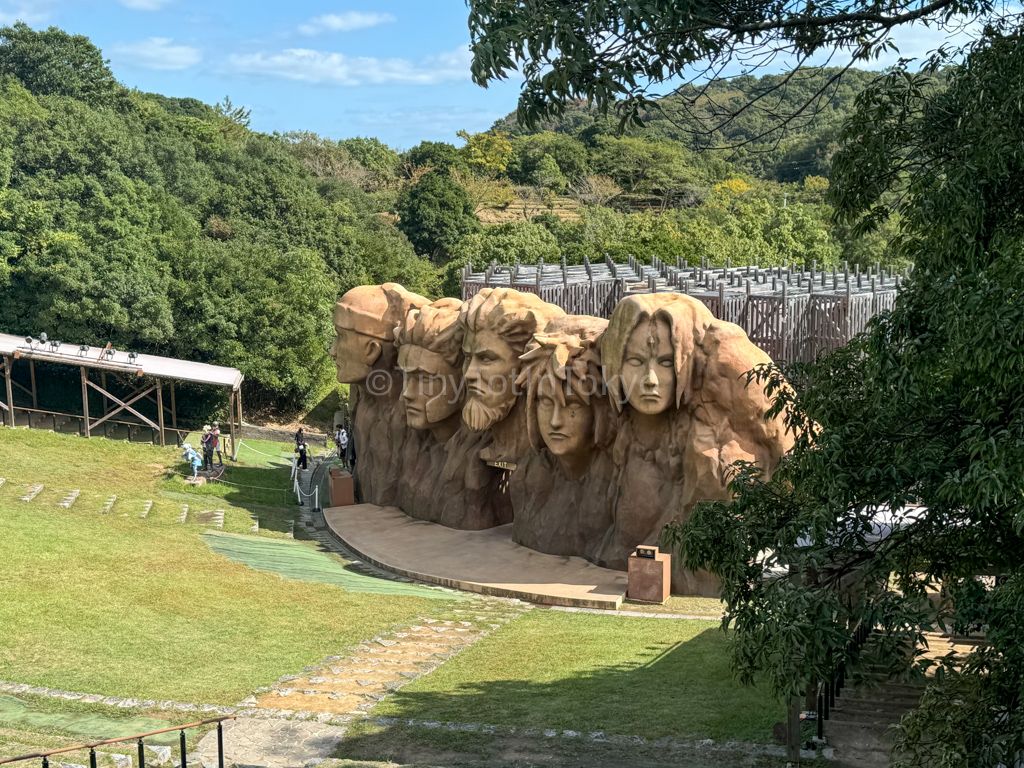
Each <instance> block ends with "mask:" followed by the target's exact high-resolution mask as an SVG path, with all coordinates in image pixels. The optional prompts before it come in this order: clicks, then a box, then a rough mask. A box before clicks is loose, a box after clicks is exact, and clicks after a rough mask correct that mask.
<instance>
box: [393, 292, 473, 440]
mask: <svg viewBox="0 0 1024 768" xmlns="http://www.w3.org/2000/svg"><path fill="white" fill-rule="evenodd" d="M461 305H462V302H461V301H458V300H457V299H441V300H439V301H435V302H434V303H432V304H428V305H426V306H424V307H420V308H419V309H413V310H410V311H409V313H408V314H407V315H406V316H405V320H404V321H403V322H402V324H401V325H399V326H398V327H397V328H395V344H396V345H397V346H398V367H399V368H401V369H402V404H403V405H404V406H405V416H406V421H407V423H408V425H409V426H410V427H411V428H412V429H417V430H430V431H431V432H433V434H434V437H435V438H437V440H438V441H439V442H444V441H446V440H448V439H449V438H450V437H451V436H452V435H454V434H455V432H456V431H458V428H459V422H460V416H459V414H460V411H461V410H462V386H461V379H462V335H461V333H460V331H459V326H458V322H457V321H458V319H459V307H460V306H461Z"/></svg>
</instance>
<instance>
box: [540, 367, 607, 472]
mask: <svg viewBox="0 0 1024 768" xmlns="http://www.w3.org/2000/svg"><path fill="white" fill-rule="evenodd" d="M557 386H560V385H559V384H558V383H556V382H555V381H553V380H552V378H551V377H550V376H545V377H543V378H542V379H541V380H540V382H539V388H538V391H537V426H538V428H539V430H540V435H541V438H542V439H543V440H544V445H546V446H547V448H548V450H549V451H551V453H552V454H554V455H555V456H559V457H562V456H576V455H582V454H586V453H589V452H591V451H592V450H593V446H594V411H593V409H592V408H591V406H590V405H588V404H587V403H585V402H583V399H582V398H581V397H580V396H579V395H578V394H576V392H568V393H565V404H564V405H563V404H562V402H561V401H560V398H559V397H558V395H557V394H556V392H555V387H557Z"/></svg>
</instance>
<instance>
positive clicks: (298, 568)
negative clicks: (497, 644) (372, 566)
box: [203, 531, 467, 600]
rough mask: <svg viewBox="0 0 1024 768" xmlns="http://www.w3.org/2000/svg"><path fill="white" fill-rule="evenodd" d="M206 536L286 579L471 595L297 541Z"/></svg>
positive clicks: (380, 590) (388, 591)
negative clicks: (383, 572) (353, 563)
mask: <svg viewBox="0 0 1024 768" xmlns="http://www.w3.org/2000/svg"><path fill="white" fill-rule="evenodd" d="M203 539H204V541H206V543H207V545H209V547H210V549H212V550H213V551H214V552H216V553H217V554H218V555H223V556H224V557H226V558H228V559H229V560H232V561H234V562H236V563H245V564H246V565H248V566H249V567H250V568H255V569H256V570H258V571H269V572H270V573H276V574H277V575H278V576H283V577H284V578H286V579H294V580H296V581H312V582H317V583H320V584H334V585H335V586H338V587H341V588H342V589H346V590H348V591H350V592H366V593H369V594H377V595H412V596H413V597H427V598H434V599H445V600H453V599H455V600H460V599H463V600H464V599H467V598H465V597H463V596H462V595H458V594H452V593H444V592H441V591H439V590H436V589H428V588H426V587H418V586H416V585H414V584H404V583H402V582H398V581H389V580H387V579H378V578H374V577H373V576H367V575H365V574H362V573H359V572H358V571H356V570H354V569H352V568H346V567H345V566H344V565H342V564H341V563H339V562H337V561H336V560H334V559H332V558H331V557H330V556H328V555H327V554H325V553H323V552H318V551H316V550H315V549H312V548H310V547H308V546H306V545H303V544H299V543H298V542H294V541H275V540H270V539H261V538H258V537H256V536H238V535H235V534H230V533H217V532H213V531H207V532H206V533H204V534H203Z"/></svg>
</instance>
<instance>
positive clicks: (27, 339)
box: [25, 336, 32, 347]
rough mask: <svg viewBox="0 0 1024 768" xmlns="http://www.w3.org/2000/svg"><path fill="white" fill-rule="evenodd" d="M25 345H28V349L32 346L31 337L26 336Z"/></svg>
mask: <svg viewBox="0 0 1024 768" xmlns="http://www.w3.org/2000/svg"><path fill="white" fill-rule="evenodd" d="M25 343H26V344H28V345H29V347H31V346H32V337H31V336H26V337H25Z"/></svg>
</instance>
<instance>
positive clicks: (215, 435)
mask: <svg viewBox="0 0 1024 768" xmlns="http://www.w3.org/2000/svg"><path fill="white" fill-rule="evenodd" d="M210 435H211V436H212V437H211V442H212V443H213V451H216V452H217V466H218V467H223V466H224V454H223V453H221V451H220V422H219V421H215V422H213V429H212V430H210ZM213 451H210V461H213Z"/></svg>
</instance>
